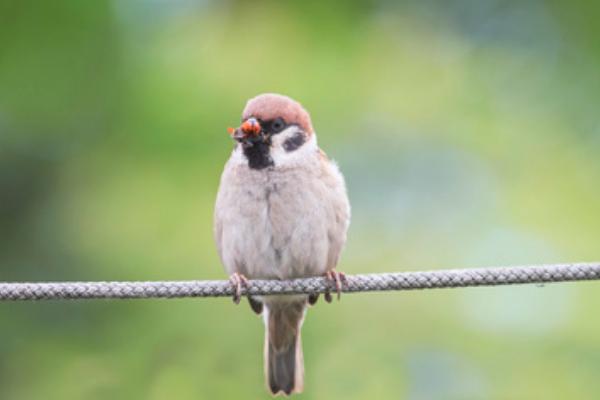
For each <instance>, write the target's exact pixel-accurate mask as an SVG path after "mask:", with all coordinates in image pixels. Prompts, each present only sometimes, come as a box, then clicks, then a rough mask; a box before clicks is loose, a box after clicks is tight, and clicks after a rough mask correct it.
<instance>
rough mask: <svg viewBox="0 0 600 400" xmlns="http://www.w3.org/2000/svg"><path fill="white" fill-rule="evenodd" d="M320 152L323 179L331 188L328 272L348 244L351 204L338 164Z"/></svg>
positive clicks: (328, 199) (329, 195)
mask: <svg viewBox="0 0 600 400" xmlns="http://www.w3.org/2000/svg"><path fill="white" fill-rule="evenodd" d="M319 152H320V158H321V165H322V173H323V174H322V177H323V180H324V182H325V184H326V185H327V187H328V188H329V191H328V194H327V199H324V200H326V201H327V203H328V206H329V207H330V212H329V221H328V228H327V240H328V242H329V250H328V254H327V270H328V271H330V270H332V269H334V268H335V267H336V265H337V263H338V261H339V259H340V254H341V252H342V249H343V247H344V244H345V243H346V233H347V231H348V226H349V225H350V202H349V201H348V195H347V193H346V183H345V182H344V177H343V175H342V174H341V172H340V170H339V168H338V166H337V164H336V163H335V162H334V161H332V160H330V159H329V158H328V157H327V155H326V154H325V153H324V152H323V151H322V150H319Z"/></svg>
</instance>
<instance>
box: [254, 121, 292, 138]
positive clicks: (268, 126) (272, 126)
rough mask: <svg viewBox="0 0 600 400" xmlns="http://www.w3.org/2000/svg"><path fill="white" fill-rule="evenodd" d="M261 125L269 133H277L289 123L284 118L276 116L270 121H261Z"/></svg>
mask: <svg viewBox="0 0 600 400" xmlns="http://www.w3.org/2000/svg"><path fill="white" fill-rule="evenodd" d="M260 125H261V126H262V127H263V130H264V131H265V132H267V133H270V134H272V135H275V134H277V133H279V132H281V131H283V130H284V129H285V128H287V127H288V126H289V125H288V124H287V123H286V122H285V121H284V120H283V118H275V119H272V120H269V121H260Z"/></svg>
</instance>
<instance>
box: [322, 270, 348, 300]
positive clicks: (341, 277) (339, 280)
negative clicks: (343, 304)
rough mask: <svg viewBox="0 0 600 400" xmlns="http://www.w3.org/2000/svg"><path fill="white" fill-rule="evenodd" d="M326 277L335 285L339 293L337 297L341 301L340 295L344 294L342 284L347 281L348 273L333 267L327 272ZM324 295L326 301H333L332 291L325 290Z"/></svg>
mask: <svg viewBox="0 0 600 400" xmlns="http://www.w3.org/2000/svg"><path fill="white" fill-rule="evenodd" d="M325 278H327V280H329V281H330V282H331V283H333V284H334V285H335V292H336V293H337V299H338V301H339V300H340V297H341V296H342V286H344V285H345V284H346V283H347V281H346V274H344V273H343V272H338V271H336V270H334V269H333V270H331V271H327V272H326V273H325ZM323 297H324V298H325V301H326V302H328V303H331V300H332V298H331V292H330V291H327V292H325V295H324V296H323Z"/></svg>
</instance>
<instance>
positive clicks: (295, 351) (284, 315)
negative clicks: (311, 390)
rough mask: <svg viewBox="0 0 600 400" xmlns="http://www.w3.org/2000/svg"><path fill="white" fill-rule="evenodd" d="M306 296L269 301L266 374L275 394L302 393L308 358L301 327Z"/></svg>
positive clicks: (267, 305) (266, 313)
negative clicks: (301, 336) (303, 353)
mask: <svg viewBox="0 0 600 400" xmlns="http://www.w3.org/2000/svg"><path fill="white" fill-rule="evenodd" d="M305 308H306V299H303V300H301V301H300V300H297V299H296V300H290V301H286V300H281V301H268V302H267V303H266V312H265V316H264V318H265V325H266V329H265V377H266V380H267V387H268V388H269V390H270V391H271V393H272V394H273V395H275V396H276V395H278V394H280V393H283V394H285V395H290V394H292V393H300V392H302V389H303V387H304V359H303V356H302V343H301V341H300V327H301V326H302V321H303V320H304V310H305Z"/></svg>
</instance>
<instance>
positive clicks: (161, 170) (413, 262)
mask: <svg viewBox="0 0 600 400" xmlns="http://www.w3.org/2000/svg"><path fill="white" fill-rule="evenodd" d="M598 16H600V6H599V5H598V4H595V3H593V2H585V1H582V0H580V1H575V2H568V3H566V2H556V1H534V0H525V1H496V0H486V1H479V2H470V1H466V0H458V1H453V2H443V1H434V0H427V1H409V2H393V1H389V0H388V1H386V0H379V1H376V0H373V1H358V2H353V3H344V4H343V5H342V4H340V3H338V2H321V1H304V2H277V1H257V2H244V1H224V2H210V1H192V0H177V1H166V0H146V1H143V0H133V1H112V2H108V1H93V2H85V1H76V0H69V1H62V0H61V1H53V2H42V1H11V0H0V280H3V281H13V280H17V281H23V280H119V279H127V280H155V279H208V278H215V279H217V278H223V277H224V273H223V271H222V269H221V268H220V266H219V261H218V258H217V255H216V252H215V250H214V245H213V242H212V236H211V224H212V221H211V220H212V207H213V201H214V197H215V193H216V190H217V186H218V181H219V175H220V171H221V169H222V166H223V164H224V162H225V160H226V159H227V157H228V153H229V151H230V148H231V143H230V141H229V139H228V138H227V136H226V133H225V128H226V127H227V126H231V125H234V124H236V123H237V121H239V114H240V111H241V109H242V107H243V105H244V102H245V101H246V99H248V98H250V97H252V96H254V95H256V94H257V93H261V92H266V91H275V92H281V93H285V94H288V95H290V96H292V97H294V98H296V99H298V100H300V101H301V102H303V103H304V104H305V106H306V107H307V108H308V109H309V110H310V111H311V112H312V117H313V121H314V125H315V127H316V129H317V131H318V133H319V140H320V144H321V145H322V147H323V148H324V149H325V150H326V151H327V152H328V154H330V155H332V156H333V157H334V158H335V159H337V160H338V162H339V164H340V166H341V168H342V170H343V172H344V173H345V175H346V178H347V181H348V187H349V192H350V198H351V201H352V204H353V223H352V226H351V230H350V237H349V242H348V245H347V249H346V252H345V253H344V256H343V259H342V265H341V269H342V270H344V271H347V272H349V273H357V272H369V271H391V270H411V269H428V268H436V267H437V268H449V267H475V266H490V265H504V264H526V263H542V262H548V263H550V262H561V261H585V260H588V261H589V260H594V259H596V260H597V259H598V258H599V253H598V243H599V241H600V201H599V199H600V185H599V184H598V182H600V159H599V158H598V154H599V151H600V117H599V114H598V104H599V101H600V75H599V74H598V72H597V71H598V68H599V67H600V40H598V38H599V35H600V28H599V27H598V24H597V23H596V22H597V20H598ZM599 306H600V294H599V292H598V290H597V284H594V283H587V284H586V283H579V284H565V285H555V286H553V285H549V286H545V287H543V288H540V287H510V288H487V289H483V288H482V289H465V290H456V291H450V290H448V291H436V292H432V291H427V292H419V293H417V292H412V293H388V294H370V295H351V296H350V295H349V296H345V297H344V298H343V301H342V302H341V303H339V304H338V303H336V304H333V305H330V306H326V305H323V304H319V306H318V307H315V308H313V309H311V310H310V312H309V315H308V317H307V320H306V323H305V326H304V331H303V333H304V338H303V339H304V349H305V359H306V371H307V377H306V392H305V394H304V395H302V396H301V398H306V399H309V398H325V397H327V398H331V399H334V398H344V399H354V398H356V399H359V398H365V397H367V396H368V397H373V398H406V399H417V400H418V399H482V398H485V399H507V398H509V399H531V398H544V399H565V398H586V399H589V398H597V397H598V396H600V381H599V380H598V378H597V377H598V376H599V375H600V343H599V342H598V340H597V338H598V337H599V335H600V321H599V320H598V318H592V317H593V316H595V315H596V314H597V309H598V307H599ZM0 324H1V325H2V335H1V336H2V340H0V398H1V399H41V398H44V399H83V398H85V399H106V398H114V399H137V398H139V399H165V398H176V399H198V398H233V397H236V398H264V397H266V392H265V390H264V387H263V383H262V380H263V377H262V335H263V328H262V326H261V322H260V321H259V319H258V318H256V317H255V316H254V315H253V314H252V313H251V312H250V311H249V310H248V309H247V308H246V307H245V306H244V307H239V308H236V307H233V306H232V304H231V303H230V301H227V300H172V301H130V302H105V301H89V302H79V303H66V302H48V303H29V304H8V303H5V304H0ZM349 361H351V362H349Z"/></svg>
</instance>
